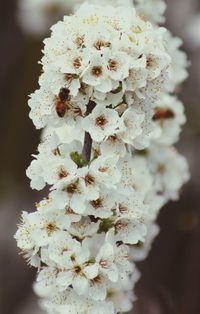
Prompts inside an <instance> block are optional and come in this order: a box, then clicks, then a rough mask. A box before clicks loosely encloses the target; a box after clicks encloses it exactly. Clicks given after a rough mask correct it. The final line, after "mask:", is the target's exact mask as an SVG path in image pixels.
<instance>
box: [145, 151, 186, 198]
mask: <svg viewBox="0 0 200 314" xmlns="http://www.w3.org/2000/svg"><path fill="white" fill-rule="evenodd" d="M149 167H150V169H151V171H152V173H153V177H154V180H155V186H156V187H157V190H158V191H159V192H162V193H163V194H164V195H165V197H166V198H167V199H168V200H169V199H173V200H176V199H177V198H178V196H179V192H180V189H181V188H182V186H183V184H185V183H186V182H187V181H188V180H189V178H190V175H189V170H188V164H187V161H186V159H185V157H183V156H182V155H179V154H178V153H177V151H176V150H175V149H174V148H170V147H165V146H163V145H154V146H153V145H152V147H151V150H150V152H149Z"/></svg>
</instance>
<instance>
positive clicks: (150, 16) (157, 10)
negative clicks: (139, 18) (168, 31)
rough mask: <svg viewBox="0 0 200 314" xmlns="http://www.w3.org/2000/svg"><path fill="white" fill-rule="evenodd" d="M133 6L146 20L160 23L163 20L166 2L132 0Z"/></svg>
mask: <svg viewBox="0 0 200 314" xmlns="http://www.w3.org/2000/svg"><path fill="white" fill-rule="evenodd" d="M134 3H135V6H136V8H137V10H138V12H140V14H142V15H143V16H144V18H146V19H147V20H149V21H151V22H153V23H156V24H160V23H163V22H164V21H165V17H164V13H165V10H166V3H165V2H164V1H163V0H134Z"/></svg>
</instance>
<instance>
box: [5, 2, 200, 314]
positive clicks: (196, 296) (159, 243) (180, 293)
mask: <svg viewBox="0 0 200 314" xmlns="http://www.w3.org/2000/svg"><path fill="white" fill-rule="evenodd" d="M167 3H168V10H167V25H168V27H169V28H170V30H171V31H172V32H173V33H174V34H175V35H179V36H181V37H183V38H184V41H185V44H184V49H185V50H186V51H187V53H188V55H189V59H190V60H191V66H190V67H189V72H190V78H189V80H188V81H187V82H186V83H185V84H184V85H183V86H182V93H181V99H182V100H183V101H184V103H185V106H186V113H187V117H188V123H187V125H186V127H185V129H184V132H183V134H182V137H181V141H180V143H179V145H178V147H179V149H180V151H181V152H182V153H183V154H185V155H186V156H187V158H188V160H189V163H190V169H191V173H192V179H191V181H190V182H189V184H187V186H185V188H184V190H183V193H182V195H181V199H180V201H179V202H176V203H170V204H169V205H168V206H166V207H165V208H164V209H163V210H162V212H161V214H160V216H159V219H158V223H159V225H160V226H161V233H160V235H159V237H158V238H157V240H156V241H155V243H154V246H153V249H152V251H151V254H150V256H149V258H148V259H147V260H146V261H145V262H143V263H140V264H139V268H140V269H141V271H142V274H143V276H142V279H141V281H140V283H139V284H138V285H137V295H138V298H139V300H138V302H137V303H136V305H135V310H134V314H199V313H200V189H199V187H200V122H199V121H200V25H197V26H196V29H194V30H193V32H194V34H193V35H194V38H193V41H192V40H191V38H190V37H188V35H187V25H188V22H189V21H193V19H194V18H195V14H197V12H199V14H200V1H199V0H168V1H167ZM16 11H17V1H14V0H9V1H4V0H1V1H0V47H1V48H0V313H1V314H27V313H29V314H42V312H41V310H40V309H39V307H38V305H37V299H36V297H35V296H34V295H33V292H32V286H31V285H32V281H33V279H34V276H35V273H34V271H33V270H30V269H29V268H28V267H27V266H26V264H25V262H24V261H23V259H22V257H20V256H18V255H17V249H16V244H15V241H14V239H13V234H14V233H15V231H16V224H17V223H18V222H19V217H20V212H21V210H31V209H32V207H33V205H32V204H33V203H34V202H35V201H38V200H39V199H40V197H41V195H40V193H36V192H34V191H32V190H31V189H30V188H29V180H28V179H27V178H26V176H25V169H26V168H27V166H28V165H29V163H30V160H31V154H33V153H34V152H35V151H36V147H37V144H38V142H39V132H36V130H35V129H34V127H33V125H32V123H31V121H30V120H29V119H28V112H29V109H28V106H27V99H28V96H27V95H28V94H30V93H31V92H33V91H34V90H35V89H36V88H37V80H38V76H39V73H40V71H41V69H40V66H39V65H38V63H37V62H38V60H39V59H40V56H41V49H42V40H41V39H38V38H34V37H30V36H26V35H25V34H24V33H23V32H22V30H21V28H20V26H19V25H18V22H17V20H16ZM195 36H196V37H195ZM194 40H196V41H195V42H194ZM198 42H199V45H198Z"/></svg>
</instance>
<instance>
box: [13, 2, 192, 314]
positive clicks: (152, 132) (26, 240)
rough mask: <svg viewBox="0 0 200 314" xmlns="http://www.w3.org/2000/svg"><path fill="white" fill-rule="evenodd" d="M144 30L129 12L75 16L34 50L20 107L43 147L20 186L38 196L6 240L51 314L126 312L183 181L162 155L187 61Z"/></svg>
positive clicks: (174, 162)
mask: <svg viewBox="0 0 200 314" xmlns="http://www.w3.org/2000/svg"><path fill="white" fill-rule="evenodd" d="M142 3H144V1H143V2H142V1H137V6H138V7H139V5H142ZM147 9H148V6H147ZM147 11H148V10H147ZM161 11H162V10H161ZM163 11H164V9H163ZM145 12H146V11H145ZM148 12H149V11H148ZM152 12H153V11H152ZM159 12H160V11H159ZM149 15H150V14H147V15H146V18H147V16H149ZM146 18H144V17H141V12H139V13H138V12H137V10H136V9H135V8H134V7H129V8H125V7H124V6H119V7H118V6H116V7H112V6H110V5H109V6H106V7H103V6H99V5H91V4H84V5H82V6H80V8H79V9H78V10H77V11H76V13H75V14H74V15H71V16H66V17H64V20H63V21H62V22H58V23H57V24H56V25H54V26H53V27H52V34H51V37H50V38H48V39H46V40H45V41H44V44H45V47H44V56H43V58H42V61H41V63H42V67H43V73H42V75H41V77H40V79H39V85H40V88H39V90H37V91H36V92H35V93H34V94H32V95H31V99H30V101H29V106H30V108H31V112H30V117H31V119H32V120H33V122H34V124H35V126H36V128H38V129H41V128H44V132H43V140H42V143H41V144H40V145H39V147H38V154H37V155H34V160H33V161H32V163H31V165H30V167H29V168H28V169H27V176H28V177H29V178H30V180H31V187H32V188H33V189H37V190H41V189H43V188H44V187H45V186H46V185H47V186H48V187H49V194H48V197H47V198H46V199H43V200H42V201H40V202H39V203H36V210H35V212H33V213H28V212H23V214H22V221H21V224H20V225H19V228H18V231H17V233H16V235H15V238H16V240H17V243H18V247H19V248H20V249H21V250H22V253H23V254H24V256H25V258H26V259H27V261H28V263H29V264H30V265H31V266H34V267H36V268H38V276H37V280H36V283H35V284H34V290H35V291H36V293H37V294H38V295H39V296H40V297H42V298H43V302H42V306H43V307H44V309H45V310H46V311H47V312H48V313H51V314H64V313H71V314H83V313H84V314H86V313H87V314H98V313H99V314H117V313H125V312H128V311H129V310H131V308H132V304H133V302H134V300H135V296H134V295H133V293H132V290H133V288H134V286H135V284H136V282H137V280H138V279H139V277H140V275H139V273H138V270H137V268H136V267H135V263H136V262H137V261H140V260H143V259H144V258H146V256H147V255H148V252H149V249H150V247H151V244H152V241H153V239H154V238H155V236H156V235H157V234H158V232H159V229H158V227H157V225H156V224H155V220H156V218H157V216H158V213H159V211H160V209H161V208H162V207H163V205H164V204H166V203H167V202H168V201H169V200H175V199H177V198H178V195H179V191H180V189H181V187H182V185H183V184H184V183H185V182H187V180H188V179H189V173H188V166H187V162H186V160H185V158H184V157H182V156H181V155H179V154H178V152H177V151H176V150H175V148H173V147H172V145H173V144H174V143H176V142H177V140H178V138H179V134H180V131H181V127H182V125H183V124H184V123H185V115H184V109H183V105H182V103H181V102H180V101H179V100H178V99H177V97H176V96H174V95H172V94H170V93H172V92H174V91H175V90H176V88H177V85H179V84H180V83H181V82H182V81H183V80H184V79H185V76H186V69H185V66H186V64H187V62H186V57H185V55H184V54H183V53H182V52H181V51H180V50H179V45H180V43H179V41H178V42H177V40H176V39H173V40H172V39H171V37H170V36H171V34H169V33H168V31H167V30H166V29H165V28H163V27H159V26H158V25H156V24H155V23H156V22H159V21H160V19H158V17H157V18H154V20H153V18H152V23H151V22H149V21H147V19H146ZM169 41H170V42H171V45H169V43H168V42H169ZM179 56H181V57H182V58H179V59H181V60H179V63H177V62H176V58H178V57H179ZM179 68H180V71H179ZM175 69H176V70H175ZM178 71H179V73H176V76H174V75H173V73H175V72H178Z"/></svg>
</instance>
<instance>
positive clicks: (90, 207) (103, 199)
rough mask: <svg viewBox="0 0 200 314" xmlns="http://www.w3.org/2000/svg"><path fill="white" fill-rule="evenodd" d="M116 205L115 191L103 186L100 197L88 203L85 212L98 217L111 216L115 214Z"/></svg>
mask: <svg viewBox="0 0 200 314" xmlns="http://www.w3.org/2000/svg"><path fill="white" fill-rule="evenodd" d="M114 206H115V198H114V192H113V191H112V190H107V189H103V188H102V189H101V191H100V193H99V197H98V198H97V199H94V200H90V201H89V202H88V203H87V205H86V212H85V213H86V214H87V215H92V216H94V217H96V218H109V217H110V216H112V214H113V212H112V210H113V209H114Z"/></svg>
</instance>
